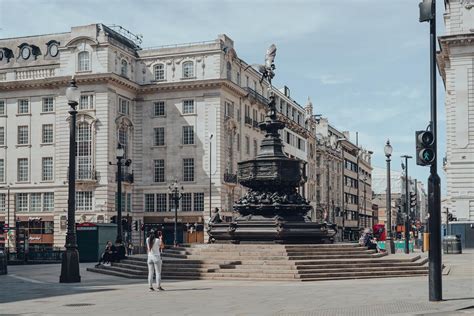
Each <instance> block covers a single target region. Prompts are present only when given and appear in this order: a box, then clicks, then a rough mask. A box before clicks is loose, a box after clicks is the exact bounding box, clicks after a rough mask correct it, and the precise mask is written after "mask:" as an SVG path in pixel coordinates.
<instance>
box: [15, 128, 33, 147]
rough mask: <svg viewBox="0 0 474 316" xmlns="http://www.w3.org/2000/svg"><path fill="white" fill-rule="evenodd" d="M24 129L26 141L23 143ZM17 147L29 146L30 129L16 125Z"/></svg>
mask: <svg viewBox="0 0 474 316" xmlns="http://www.w3.org/2000/svg"><path fill="white" fill-rule="evenodd" d="M25 128H26V141H25V132H24V131H25ZM16 143H17V145H29V144H30V127H29V126H28V125H18V127H17V139H16Z"/></svg>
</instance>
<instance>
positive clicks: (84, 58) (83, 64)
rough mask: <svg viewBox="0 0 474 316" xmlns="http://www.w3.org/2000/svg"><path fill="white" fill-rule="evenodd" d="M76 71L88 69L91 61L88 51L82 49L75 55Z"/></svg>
mask: <svg viewBox="0 0 474 316" xmlns="http://www.w3.org/2000/svg"><path fill="white" fill-rule="evenodd" d="M77 62H78V64H77V71H90V70H91V62H90V58H89V52H86V51H83V52H80V53H79V54H78V55H77Z"/></svg>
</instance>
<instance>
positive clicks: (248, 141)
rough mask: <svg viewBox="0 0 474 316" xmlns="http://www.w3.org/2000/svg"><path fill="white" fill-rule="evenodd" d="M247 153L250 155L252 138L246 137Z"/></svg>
mask: <svg viewBox="0 0 474 316" xmlns="http://www.w3.org/2000/svg"><path fill="white" fill-rule="evenodd" d="M245 153H246V154H247V155H250V137H248V136H245Z"/></svg>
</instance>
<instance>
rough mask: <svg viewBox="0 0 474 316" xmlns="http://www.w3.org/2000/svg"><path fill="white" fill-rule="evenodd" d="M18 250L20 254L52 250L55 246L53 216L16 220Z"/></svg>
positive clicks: (24, 217) (19, 217)
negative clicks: (26, 250) (27, 250)
mask: <svg viewBox="0 0 474 316" xmlns="http://www.w3.org/2000/svg"><path fill="white" fill-rule="evenodd" d="M15 228H16V232H17V238H16V248H17V251H18V252H24V251H25V249H29V251H30V252H38V251H45V250H51V249H52V248H53V244H54V218H53V216H44V217H31V216H17V218H16V227H15Z"/></svg>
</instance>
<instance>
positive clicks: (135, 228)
mask: <svg viewBox="0 0 474 316" xmlns="http://www.w3.org/2000/svg"><path fill="white" fill-rule="evenodd" d="M133 230H134V231H138V221H134V222H133Z"/></svg>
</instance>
